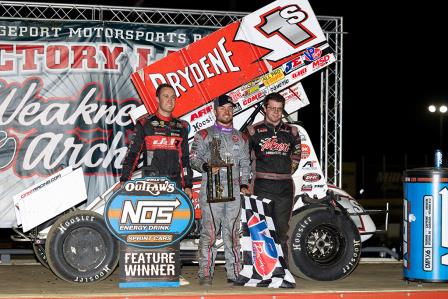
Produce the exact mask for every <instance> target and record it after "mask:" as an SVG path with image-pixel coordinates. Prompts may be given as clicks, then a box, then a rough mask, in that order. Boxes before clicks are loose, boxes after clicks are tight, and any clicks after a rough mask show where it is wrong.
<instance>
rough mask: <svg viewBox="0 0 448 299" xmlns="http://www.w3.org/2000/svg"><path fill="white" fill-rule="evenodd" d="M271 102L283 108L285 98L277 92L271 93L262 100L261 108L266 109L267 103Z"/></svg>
mask: <svg viewBox="0 0 448 299" xmlns="http://www.w3.org/2000/svg"><path fill="white" fill-rule="evenodd" d="M270 100H272V101H276V102H279V103H282V104H283V108H284V107H285V102H286V100H285V98H284V97H283V96H282V95H281V94H279V93H278V92H272V93H270V94H268V95H267V96H266V97H265V98H264V102H263V106H265V107H267V106H268V102H269V101H270Z"/></svg>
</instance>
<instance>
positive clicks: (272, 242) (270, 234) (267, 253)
mask: <svg viewBox="0 0 448 299" xmlns="http://www.w3.org/2000/svg"><path fill="white" fill-rule="evenodd" d="M270 203H271V200H270V199H266V198H263V199H261V200H260V199H258V198H257V196H250V197H247V196H244V197H243V200H242V210H241V225H242V232H243V236H242V238H241V248H242V250H243V269H242V270H241V272H240V275H239V277H238V279H237V282H236V284H238V285H243V286H248V287H269V288H294V287H295V286H296V283H295V280H294V277H293V276H292V275H291V272H289V270H288V269H287V267H286V263H285V259H284V257H283V252H282V247H281V246H280V244H279V243H278V242H277V234H276V232H275V227H274V222H273V220H272V217H271V204H270Z"/></svg>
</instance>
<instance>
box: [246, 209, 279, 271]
mask: <svg viewBox="0 0 448 299" xmlns="http://www.w3.org/2000/svg"><path fill="white" fill-rule="evenodd" d="M247 225H248V227H249V232H250V236H251V238H252V264H253V265H254V267H255V270H256V271H257V272H258V274H260V275H261V276H269V275H271V274H272V272H273V271H274V269H275V265H276V264H277V261H278V253H277V248H276V247H275V241H274V239H273V238H272V237H271V236H270V235H269V230H268V226H267V224H266V222H265V221H264V220H263V221H260V219H258V218H257V217H256V216H255V215H253V216H252V217H250V219H249V221H248V223H247Z"/></svg>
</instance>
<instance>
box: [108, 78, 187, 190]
mask: <svg viewBox="0 0 448 299" xmlns="http://www.w3.org/2000/svg"><path fill="white" fill-rule="evenodd" d="M156 97H157V101H158V103H159V106H158V108H157V111H156V113H155V114H152V115H149V116H147V117H144V118H140V119H139V120H138V122H137V124H136V125H135V129H134V132H135V135H134V137H133V139H132V140H131V142H130V144H129V148H128V152H127V154H126V157H125V158H124V160H123V171H122V175H121V177H120V184H118V185H117V187H116V188H115V190H117V189H118V188H120V187H121V185H122V184H123V182H125V181H127V180H130V179H131V177H132V173H133V172H134V170H135V168H136V166H137V164H138V162H139V158H140V155H141V154H142V153H143V169H142V170H143V176H144V177H147V176H165V177H168V178H169V179H171V180H172V181H174V182H175V183H176V186H177V187H178V188H183V189H184V191H185V193H186V194H187V195H188V196H189V197H190V198H191V197H192V193H191V187H192V185H193V183H192V176H193V173H192V170H191V167H190V161H189V149H188V124H187V123H186V122H184V121H181V120H179V119H177V118H174V117H173V116H172V112H173V110H174V107H175V104H176V94H175V92H174V89H173V87H172V86H171V85H169V84H161V85H159V86H158V87H157V90H156Z"/></svg>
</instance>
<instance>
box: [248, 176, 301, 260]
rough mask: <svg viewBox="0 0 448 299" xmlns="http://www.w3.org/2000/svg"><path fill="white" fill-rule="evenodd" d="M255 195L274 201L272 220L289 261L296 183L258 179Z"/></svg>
mask: <svg viewBox="0 0 448 299" xmlns="http://www.w3.org/2000/svg"><path fill="white" fill-rule="evenodd" d="M254 195H256V196H258V197H261V198H268V199H270V200H272V201H273V207H272V212H273V213H272V218H273V220H274V225H275V231H276V232H277V237H278V239H279V240H278V241H279V242H280V244H281V246H282V250H283V256H284V258H285V261H286V262H287V260H288V245H287V242H288V229H289V220H290V218H291V213H292V208H293V200H294V198H293V197H294V183H293V181H292V179H291V180H267V179H256V180H255V183H254Z"/></svg>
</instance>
